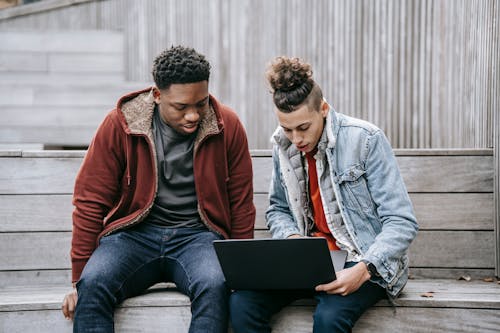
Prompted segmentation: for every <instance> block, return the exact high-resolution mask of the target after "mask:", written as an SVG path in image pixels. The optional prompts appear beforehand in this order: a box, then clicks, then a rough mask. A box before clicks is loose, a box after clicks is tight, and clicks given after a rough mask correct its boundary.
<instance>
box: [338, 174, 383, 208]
mask: <svg viewBox="0 0 500 333" xmlns="http://www.w3.org/2000/svg"><path fill="white" fill-rule="evenodd" d="M365 173H366V171H365V170H364V169H363V168H361V166H360V165H353V166H352V167H350V168H348V169H347V170H345V171H344V172H343V173H341V174H340V175H339V176H338V177H337V183H338V184H339V186H340V189H341V192H343V194H344V198H343V199H344V200H343V205H344V206H345V207H346V208H348V209H351V210H360V209H361V210H362V211H363V212H372V211H373V208H374V207H373V201H372V198H371V195H370V192H369V191H368V185H367V183H366V178H365V177H364V176H363V175H364V174H365Z"/></svg>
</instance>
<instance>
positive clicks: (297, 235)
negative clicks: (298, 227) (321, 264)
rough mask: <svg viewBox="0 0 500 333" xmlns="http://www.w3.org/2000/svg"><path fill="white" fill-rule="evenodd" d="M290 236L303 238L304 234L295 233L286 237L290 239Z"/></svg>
mask: <svg viewBox="0 0 500 333" xmlns="http://www.w3.org/2000/svg"><path fill="white" fill-rule="evenodd" d="M290 238H302V235H299V234H293V235H290V236H288V237H287V238H286V239H290Z"/></svg>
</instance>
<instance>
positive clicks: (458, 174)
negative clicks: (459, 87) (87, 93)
mask: <svg viewBox="0 0 500 333" xmlns="http://www.w3.org/2000/svg"><path fill="white" fill-rule="evenodd" d="M71 131H75V129H71ZM0 133H1V132H0ZM68 134H69V133H68ZM0 137H2V135H0ZM70 143H72V142H70ZM402 158H404V157H402ZM442 159H445V160H444V161H443V160H442ZM252 162H253V169H254V191H255V193H260V194H262V193H267V192H268V190H269V182H270V178H271V170H272V162H271V159H270V158H262V157H254V158H253V159H252ZM40 163H41V164H40ZM65 163H69V164H70V165H71V166H69V167H67V166H65V165H64V164H65ZM404 163H405V165H406V166H405V168H402V172H403V177H404V178H405V181H406V185H407V188H408V190H409V191H410V192H457V193H462V192H486V193H487V192H491V190H492V187H493V169H492V164H491V163H492V158H491V157H490V156H481V157H473V156H465V157H457V156H452V157H447V156H445V157H435V158H434V157H429V158H418V157H414V158H411V157H408V158H407V159H406V160H405V162H404ZM443 163H445V164H443ZM76 164H78V162H75V161H74V160H70V161H64V160H63V161H61V160H56V161H55V162H54V163H51V162H50V161H44V162H38V161H37V160H36V159H33V160H29V159H28V160H25V159H13V160H9V159H5V160H2V165H0V171H1V175H0V177H2V176H3V177H2V178H0V193H23V190H22V188H23V186H22V185H23V183H25V182H26V179H24V180H23V176H24V177H27V178H33V177H34V175H33V176H31V175H29V173H30V172H31V171H30V170H33V171H34V170H36V172H37V173H38V172H40V170H42V172H43V171H44V170H45V169H53V170H58V172H57V173H56V175H58V181H57V183H59V184H66V186H67V187H66V189H67V190H66V193H71V191H72V189H70V186H72V183H73V181H74V175H76V173H72V172H67V171H66V172H63V171H64V169H68V168H70V169H71V168H74V167H75V165H76ZM410 164H411V166H410ZM472 164H474V165H475V167H474V168H475V169H473V170H474V171H477V172H474V171H473V170H471V169H467V168H469V167H471V165H472ZM33 166H37V167H36V168H31V167H33ZM22 169H25V170H26V171H24V172H21V171H20V170H22ZM433 169H436V170H437V169H439V171H438V172H437V173H438V174H439V175H441V176H442V177H438V176H437V175H435V176H433V177H425V173H424V171H425V170H427V172H428V173H430V174H432V171H431V170H433ZM452 171H453V172H452ZM12 173H14V175H13V174H12ZM446 173H449V174H448V175H447V176H446V177H445V174H446ZM452 175H453V176H452ZM65 177H69V178H65ZM6 179H9V180H10V181H9V185H10V186H9V187H10V189H8V188H7V186H6V184H3V183H4V182H5V181H6ZM30 181H33V179H31V180H30ZM39 181H40V183H43V184H41V185H40V187H42V188H44V187H45V188H47V185H50V184H51V183H52V182H50V181H48V180H47V179H39ZM18 182H19V183H18ZM37 182H38V181H37ZM14 183H16V184H15V185H14ZM69 184H71V185H70V186H68V185H69ZM36 189H37V186H35V187H33V188H32V189H30V190H31V192H29V193H60V192H53V191H52V192H51V191H48V190H47V189H44V192H37V190H36ZM5 191H10V192H5ZM12 191H14V192H12ZM24 193H26V192H24Z"/></svg>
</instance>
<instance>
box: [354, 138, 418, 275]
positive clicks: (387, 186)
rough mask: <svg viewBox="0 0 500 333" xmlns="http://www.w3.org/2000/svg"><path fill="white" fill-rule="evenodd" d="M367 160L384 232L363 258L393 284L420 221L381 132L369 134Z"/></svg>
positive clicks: (391, 152) (367, 168)
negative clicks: (416, 216) (417, 219)
mask: <svg viewBox="0 0 500 333" xmlns="http://www.w3.org/2000/svg"><path fill="white" fill-rule="evenodd" d="M368 140H369V142H368V146H369V147H370V149H369V151H368V153H367V157H366V161H365V168H366V174H365V176H366V179H367V185H368V189H369V191H370V194H371V196H372V199H373V201H374V203H375V205H376V207H377V213H378V216H379V218H380V221H381V223H382V231H381V232H380V233H379V234H378V235H377V237H376V238H375V242H374V243H373V244H372V245H371V246H370V247H369V248H368V251H367V252H366V253H365V254H364V258H365V259H367V260H368V261H370V262H371V263H373V264H374V265H375V267H376V268H377V271H378V273H379V274H380V275H381V277H382V278H383V279H384V280H385V281H386V282H387V283H390V282H391V281H392V280H393V279H394V278H395V277H396V276H395V274H396V272H397V271H398V268H399V267H398V266H399V265H400V260H401V258H402V257H403V255H404V254H406V252H407V251H408V247H409V246H410V243H411V242H412V240H413V239H414V238H415V236H416V234H417V231H418V224H417V221H416V218H415V215H414V213H413V207H412V204H411V201H410V198H409V196H408V192H407V190H406V187H405V184H404V182H403V178H402V177H401V174H400V171H399V167H398V164H397V161H396V158H395V156H394V153H393V150H392V148H391V146H390V144H389V142H388V140H387V138H386V137H385V135H384V134H383V133H382V131H380V130H379V131H377V132H375V133H374V134H373V135H372V136H370V137H369V139H368Z"/></svg>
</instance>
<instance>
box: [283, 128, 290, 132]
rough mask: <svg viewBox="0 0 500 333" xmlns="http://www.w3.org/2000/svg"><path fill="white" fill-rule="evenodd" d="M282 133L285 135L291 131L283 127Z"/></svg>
mask: <svg viewBox="0 0 500 333" xmlns="http://www.w3.org/2000/svg"><path fill="white" fill-rule="evenodd" d="M283 131H285V133H290V132H291V131H292V130H291V129H289V128H284V127H283Z"/></svg>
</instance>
